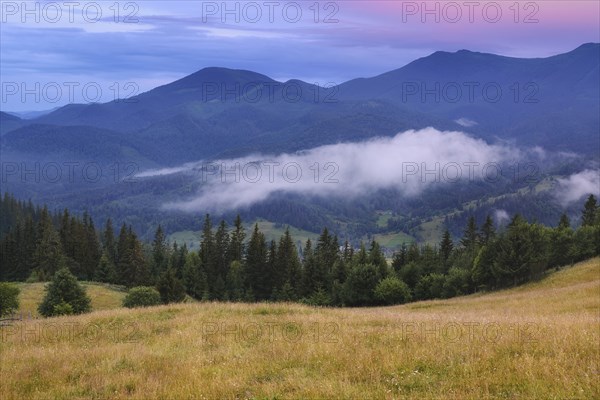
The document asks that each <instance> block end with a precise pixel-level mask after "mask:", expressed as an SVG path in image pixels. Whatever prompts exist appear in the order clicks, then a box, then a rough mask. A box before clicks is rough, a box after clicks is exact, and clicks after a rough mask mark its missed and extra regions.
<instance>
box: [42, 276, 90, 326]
mask: <svg viewBox="0 0 600 400" xmlns="http://www.w3.org/2000/svg"><path fill="white" fill-rule="evenodd" d="M91 309H92V307H91V300H90V298H89V297H88V295H87V294H86V293H85V289H84V288H83V287H82V286H81V285H80V284H79V282H78V281H77V278H75V276H74V275H73V274H72V273H71V272H70V271H69V270H68V269H67V268H61V269H59V270H58V271H56V274H54V277H53V278H52V281H51V282H50V283H49V284H48V285H47V286H46V295H45V296H44V300H42V302H41V303H40V305H39V307H38V312H39V313H40V314H41V315H43V316H44V317H53V316H57V315H65V314H83V313H86V312H89V311H91Z"/></svg>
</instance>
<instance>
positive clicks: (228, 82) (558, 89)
mask: <svg viewBox="0 0 600 400" xmlns="http://www.w3.org/2000/svg"><path fill="white" fill-rule="evenodd" d="M599 79H600V44H597V43H588V44H584V45H582V46H580V47H578V48H577V49H575V50H573V51H571V52H568V53H565V54H560V55H556V56H552V57H547V58H534V59H525V58H513V57H504V56H499V55H494V54H485V53H477V52H471V51H467V50H461V51H457V52H455V53H449V52H443V51H438V52H435V53H433V54H431V55H430V56H428V57H424V58H421V59H418V60H416V61H414V62H412V63H410V64H408V65H406V66H404V67H402V68H399V69H396V70H393V71H390V72H387V73H384V74H382V75H379V76H375V77H372V78H360V79H354V80H351V81H348V82H346V83H343V84H341V85H339V86H338V87H336V88H330V89H325V88H321V87H318V86H316V85H310V84H308V83H306V82H302V81H299V80H290V81H288V82H278V81H275V80H273V79H271V78H269V77H268V76H265V75H262V74H259V73H256V72H252V71H246V70H233V69H226V68H215V67H211V68H204V69H202V70H200V71H198V72H196V73H193V74H191V75H189V76H186V77H184V78H182V79H179V80H177V81H175V82H172V83H169V84H167V85H164V86H160V87H157V88H155V89H153V90H150V91H148V92H146V93H142V94H140V95H138V96H135V97H133V98H130V99H127V100H115V101H112V102H110V103H105V104H88V105H78V104H73V105H68V106H65V107H62V108H60V109H58V110H56V111H54V112H51V113H49V114H47V115H44V116H42V117H40V118H37V119H36V120H34V121H32V122H34V123H36V124H44V125H58V126H92V127H96V128H103V129H109V130H111V131H115V132H121V133H124V134H126V135H127V138H128V140H131V141H132V142H137V143H138V145H139V150H140V152H141V153H142V154H146V155H147V156H148V157H149V158H151V159H153V160H155V161H156V162H158V163H161V164H165V165H169V164H173V163H176V162H179V161H191V160H193V159H197V158H198V157H201V158H204V157H213V156H217V155H222V154H244V153H246V152H249V151H295V150H298V149H301V148H308V147H313V146H316V145H321V144H328V143H333V142H336V141H344V140H356V139H364V138H368V137H372V136H382V135H383V136H388V135H393V134H395V133H397V131H398V130H400V129H409V128H423V127H425V126H428V125H432V126H436V127H440V128H443V129H456V130H459V129H460V130H465V131H467V132H469V133H471V134H473V135H476V136H480V137H483V138H488V139H491V138H502V139H512V140H516V141H517V143H520V144H526V145H539V146H542V147H545V148H547V149H550V150H557V151H575V152H582V153H586V154H592V155H593V154H594V153H592V152H593V151H595V149H597V148H598V147H599V146H600V135H598V132H599V131H600V117H599V115H598V114H599V113H598V109H599V108H600V93H599V88H600V81H599ZM369 108H370V109H369ZM357 110H361V111H360V112H358V113H357ZM390 121H394V122H390ZM150 141H153V143H150ZM158 153H160V154H158Z"/></svg>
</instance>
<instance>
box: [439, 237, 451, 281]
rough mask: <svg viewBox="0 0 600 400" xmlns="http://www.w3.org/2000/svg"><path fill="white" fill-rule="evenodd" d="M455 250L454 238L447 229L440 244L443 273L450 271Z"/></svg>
mask: <svg viewBox="0 0 600 400" xmlns="http://www.w3.org/2000/svg"><path fill="white" fill-rule="evenodd" d="M453 249H454V243H453V242H452V237H451V236H450V231H449V230H448V229H446V230H445V231H444V235H443V236H442V241H441V242H440V258H441V261H442V266H443V271H442V272H443V273H446V272H447V271H448V269H449V261H448V260H449V259H450V256H451V255H452V250H453Z"/></svg>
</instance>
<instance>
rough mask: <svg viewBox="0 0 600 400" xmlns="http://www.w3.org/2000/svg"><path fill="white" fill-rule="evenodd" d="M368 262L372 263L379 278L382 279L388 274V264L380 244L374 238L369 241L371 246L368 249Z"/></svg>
mask: <svg viewBox="0 0 600 400" xmlns="http://www.w3.org/2000/svg"><path fill="white" fill-rule="evenodd" d="M368 262H369V263H370V264H373V265H374V266H375V267H376V268H377V271H378V273H379V279H383V278H385V277H386V276H387V275H388V264H387V260H386V259H385V255H384V254H383V251H381V246H379V243H377V242H376V241H375V240H373V241H372V242H371V248H370V249H369V259H368Z"/></svg>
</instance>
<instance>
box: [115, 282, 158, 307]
mask: <svg viewBox="0 0 600 400" xmlns="http://www.w3.org/2000/svg"><path fill="white" fill-rule="evenodd" d="M160 304H162V301H161V299H160V293H158V290H156V289H155V288H153V287H149V286H137V287H134V288H131V289H129V292H128V293H127V296H125V299H124V300H123V306H124V307H127V308H134V307H150V306H157V305H160Z"/></svg>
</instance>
